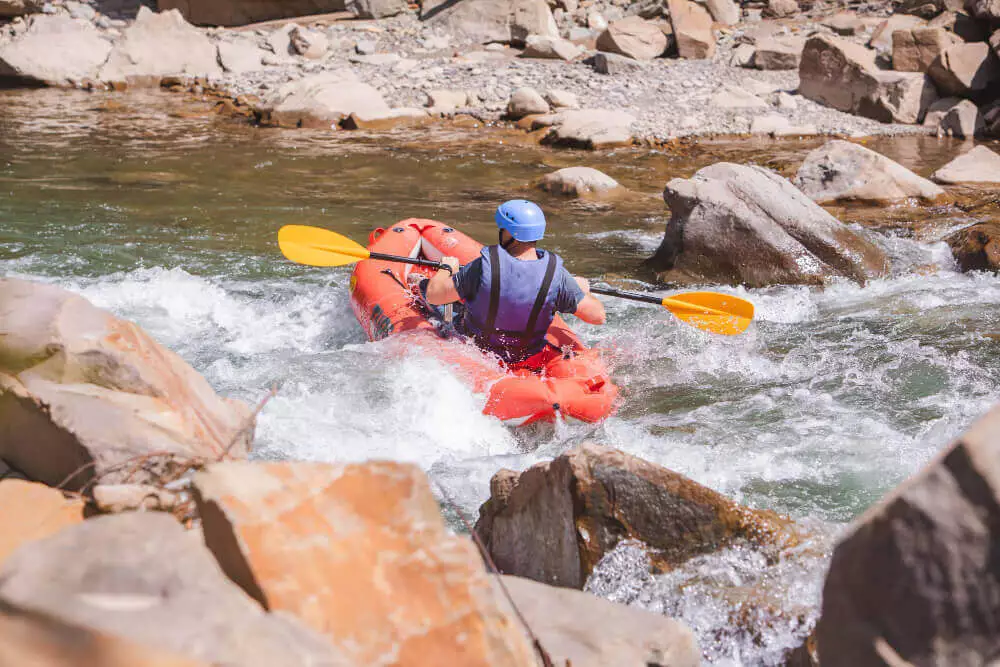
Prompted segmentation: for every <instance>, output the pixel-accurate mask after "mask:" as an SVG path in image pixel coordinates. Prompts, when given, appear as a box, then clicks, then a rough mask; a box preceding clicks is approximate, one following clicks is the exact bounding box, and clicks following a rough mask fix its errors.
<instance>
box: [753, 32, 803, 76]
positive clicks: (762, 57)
mask: <svg viewBox="0 0 1000 667" xmlns="http://www.w3.org/2000/svg"><path fill="white" fill-rule="evenodd" d="M805 44H806V41H805V40H804V39H802V38H801V37H775V38H773V39H766V40H762V41H760V42H758V43H757V49H756V51H754V56H753V66H754V67H756V68H757V69H763V70H785V69H798V68H799V63H800V62H801V61H802V49H803V48H804V47H805Z"/></svg>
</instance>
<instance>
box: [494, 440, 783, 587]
mask: <svg viewBox="0 0 1000 667" xmlns="http://www.w3.org/2000/svg"><path fill="white" fill-rule="evenodd" d="M475 529H476V533H477V534H478V535H479V537H480V538H481V540H482V542H483V544H485V545H486V548H487V550H488V551H489V552H490V556H491V557H492V558H493V561H494V562H495V563H496V565H497V567H498V568H499V570H500V571H501V572H503V573H505V574H514V575H517V576H520V577H527V578H529V579H534V580H535V581H540V582H543V583H547V584H551V585H554V586H563V587H566V588H582V587H583V585H584V583H585V582H586V580H587V577H588V575H589V574H590V573H591V572H592V571H593V569H594V567H595V566H596V565H597V563H598V561H600V560H601V558H603V557H604V555H605V554H607V553H609V552H610V551H612V550H613V549H614V548H615V547H616V546H617V545H618V544H619V542H621V541H622V540H627V539H634V540H638V541H640V542H642V543H644V544H645V546H646V548H647V550H648V551H649V554H650V557H651V560H652V562H653V563H654V565H655V566H656V567H657V568H658V569H661V570H666V569H670V568H672V567H674V566H676V565H678V564H680V563H683V562H684V561H686V560H688V559H689V558H692V557H693V556H696V555H699V554H704V553H711V552H714V551H716V550H718V549H720V548H723V547H725V546H727V545H733V544H738V543H746V544H751V545H753V546H757V547H762V548H765V549H774V550H776V551H780V550H781V549H783V548H785V547H787V546H790V545H791V544H792V543H793V542H794V541H795V539H796V538H795V536H794V535H793V533H792V532H791V529H790V525H789V522H788V520H786V519H783V518H781V517H779V516H778V515H777V514H774V513H773V512H763V511H757V510H751V509H748V508H746V507H743V506H742V505H739V504H737V503H735V502H733V501H732V500H730V499H728V498H726V497H725V496H723V495H721V494H718V493H716V492H715V491H712V490H711V489H708V488H705V487H704V486H702V485H700V484H698V483H696V482H694V481H692V480H690V479H688V478H686V477H684V476H683V475H679V474H677V473H675V472H673V471H671V470H668V469H666V468H663V467H661V466H658V465H655V464H653V463H649V462H647V461H643V460H642V459H639V458H636V457H634V456H630V455H628V454H625V453H623V452H620V451H618V450H615V449H608V448H605V447H600V446H598V445H591V444H584V445H581V446H579V447H575V448H573V449H571V450H569V451H568V452H565V453H563V454H562V455H560V456H559V457H558V458H556V459H555V460H553V461H549V462H546V463H540V464H538V465H535V466H533V467H531V468H529V469H528V470H526V471H524V472H522V473H520V474H518V473H516V472H513V471H511V470H501V471H500V472H498V473H497V474H496V475H494V476H493V479H492V481H491V482H490V498H489V500H487V501H486V503H484V504H483V506H482V507H481V508H480V509H479V521H478V522H477V523H476V528H475Z"/></svg>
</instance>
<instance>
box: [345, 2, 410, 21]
mask: <svg viewBox="0 0 1000 667" xmlns="http://www.w3.org/2000/svg"><path fill="white" fill-rule="evenodd" d="M345 4H346V5H347V11H349V12H351V13H352V14H354V15H355V16H357V17H358V18H359V19H384V18H387V17H389V16H396V15H397V14H402V13H403V12H405V11H406V10H407V9H408V7H407V4H406V0H347V2H346V3H345Z"/></svg>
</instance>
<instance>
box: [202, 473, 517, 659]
mask: <svg viewBox="0 0 1000 667" xmlns="http://www.w3.org/2000/svg"><path fill="white" fill-rule="evenodd" d="M195 487H196V492H197V501H198V507H199V510H200V513H201V517H202V522H203V523H202V525H203V529H204V533H205V542H206V544H207V545H208V546H209V548H210V549H212V551H213V552H214V553H215V555H216V557H217V558H218V559H219V562H220V563H221V564H222V566H223V569H224V570H225V571H226V572H227V573H228V574H229V576H230V578H232V579H233V581H236V582H237V583H238V584H240V585H241V586H242V587H243V588H244V589H245V590H246V591H247V592H248V593H250V595H252V596H253V597H254V598H256V599H257V600H258V601H260V602H261V604H263V605H264V606H265V607H266V608H268V609H271V610H284V611H286V612H290V613H292V614H294V615H295V616H297V617H299V618H300V619H302V620H303V621H304V622H305V623H306V624H307V625H309V626H311V627H312V628H314V629H316V630H317V631H319V632H322V633H323V634H325V635H326V636H327V637H328V638H329V639H330V640H331V641H332V642H333V643H334V646H335V647H336V649H337V652H338V654H339V655H341V656H342V657H343V658H344V659H345V660H346V661H347V662H349V663H350V664H356V665H359V666H360V665H366V666H372V667H375V666H378V665H415V666H417V665H427V666H428V667H430V666H432V665H470V666H474V665H533V664H535V661H534V655H533V651H532V648H531V644H530V643H529V641H528V640H527V637H526V635H525V634H524V633H523V630H522V628H521V627H520V626H519V625H518V623H517V621H516V619H515V618H514V616H513V615H512V612H511V610H510V609H509V606H507V605H506V604H505V603H504V600H503V598H502V596H501V595H500V594H499V592H498V591H496V590H495V589H494V588H493V586H492V585H491V582H490V580H489V578H488V577H487V576H486V572H485V570H484V568H483V563H482V560H481V558H480V557H479V555H478V554H477V553H476V550H475V547H473V545H472V543H471V542H470V541H469V540H466V539H463V538H458V537H453V536H450V535H449V534H448V531H447V530H446V528H445V525H444V521H443V520H442V518H441V515H440V513H439V511H438V506H437V502H436V501H435V499H434V496H433V494H432V493H431V490H430V487H429V486H428V483H427V479H426V477H425V476H424V475H423V473H421V472H420V471H419V470H418V469H417V468H416V467H414V466H409V465H404V464H397V463H374V462H373V463H366V464H352V465H324V464H312V463H271V464H265V463H254V464H250V463H247V464H236V463H234V464H221V465H216V466H212V467H211V468H209V469H208V471H206V472H203V473H199V474H198V475H197V476H196V477H195Z"/></svg>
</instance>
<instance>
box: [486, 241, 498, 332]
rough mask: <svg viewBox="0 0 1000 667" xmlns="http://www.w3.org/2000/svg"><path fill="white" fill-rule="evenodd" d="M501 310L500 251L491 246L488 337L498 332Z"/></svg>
mask: <svg viewBox="0 0 1000 667" xmlns="http://www.w3.org/2000/svg"><path fill="white" fill-rule="evenodd" d="M499 309H500V251H499V250H497V247H496V246H495V245H491V246H490V308H489V311H488V312H487V315H486V326H485V327H484V330H483V333H485V334H486V335H490V334H492V333H493V332H494V331H496V324H497V311H498V310H499Z"/></svg>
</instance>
